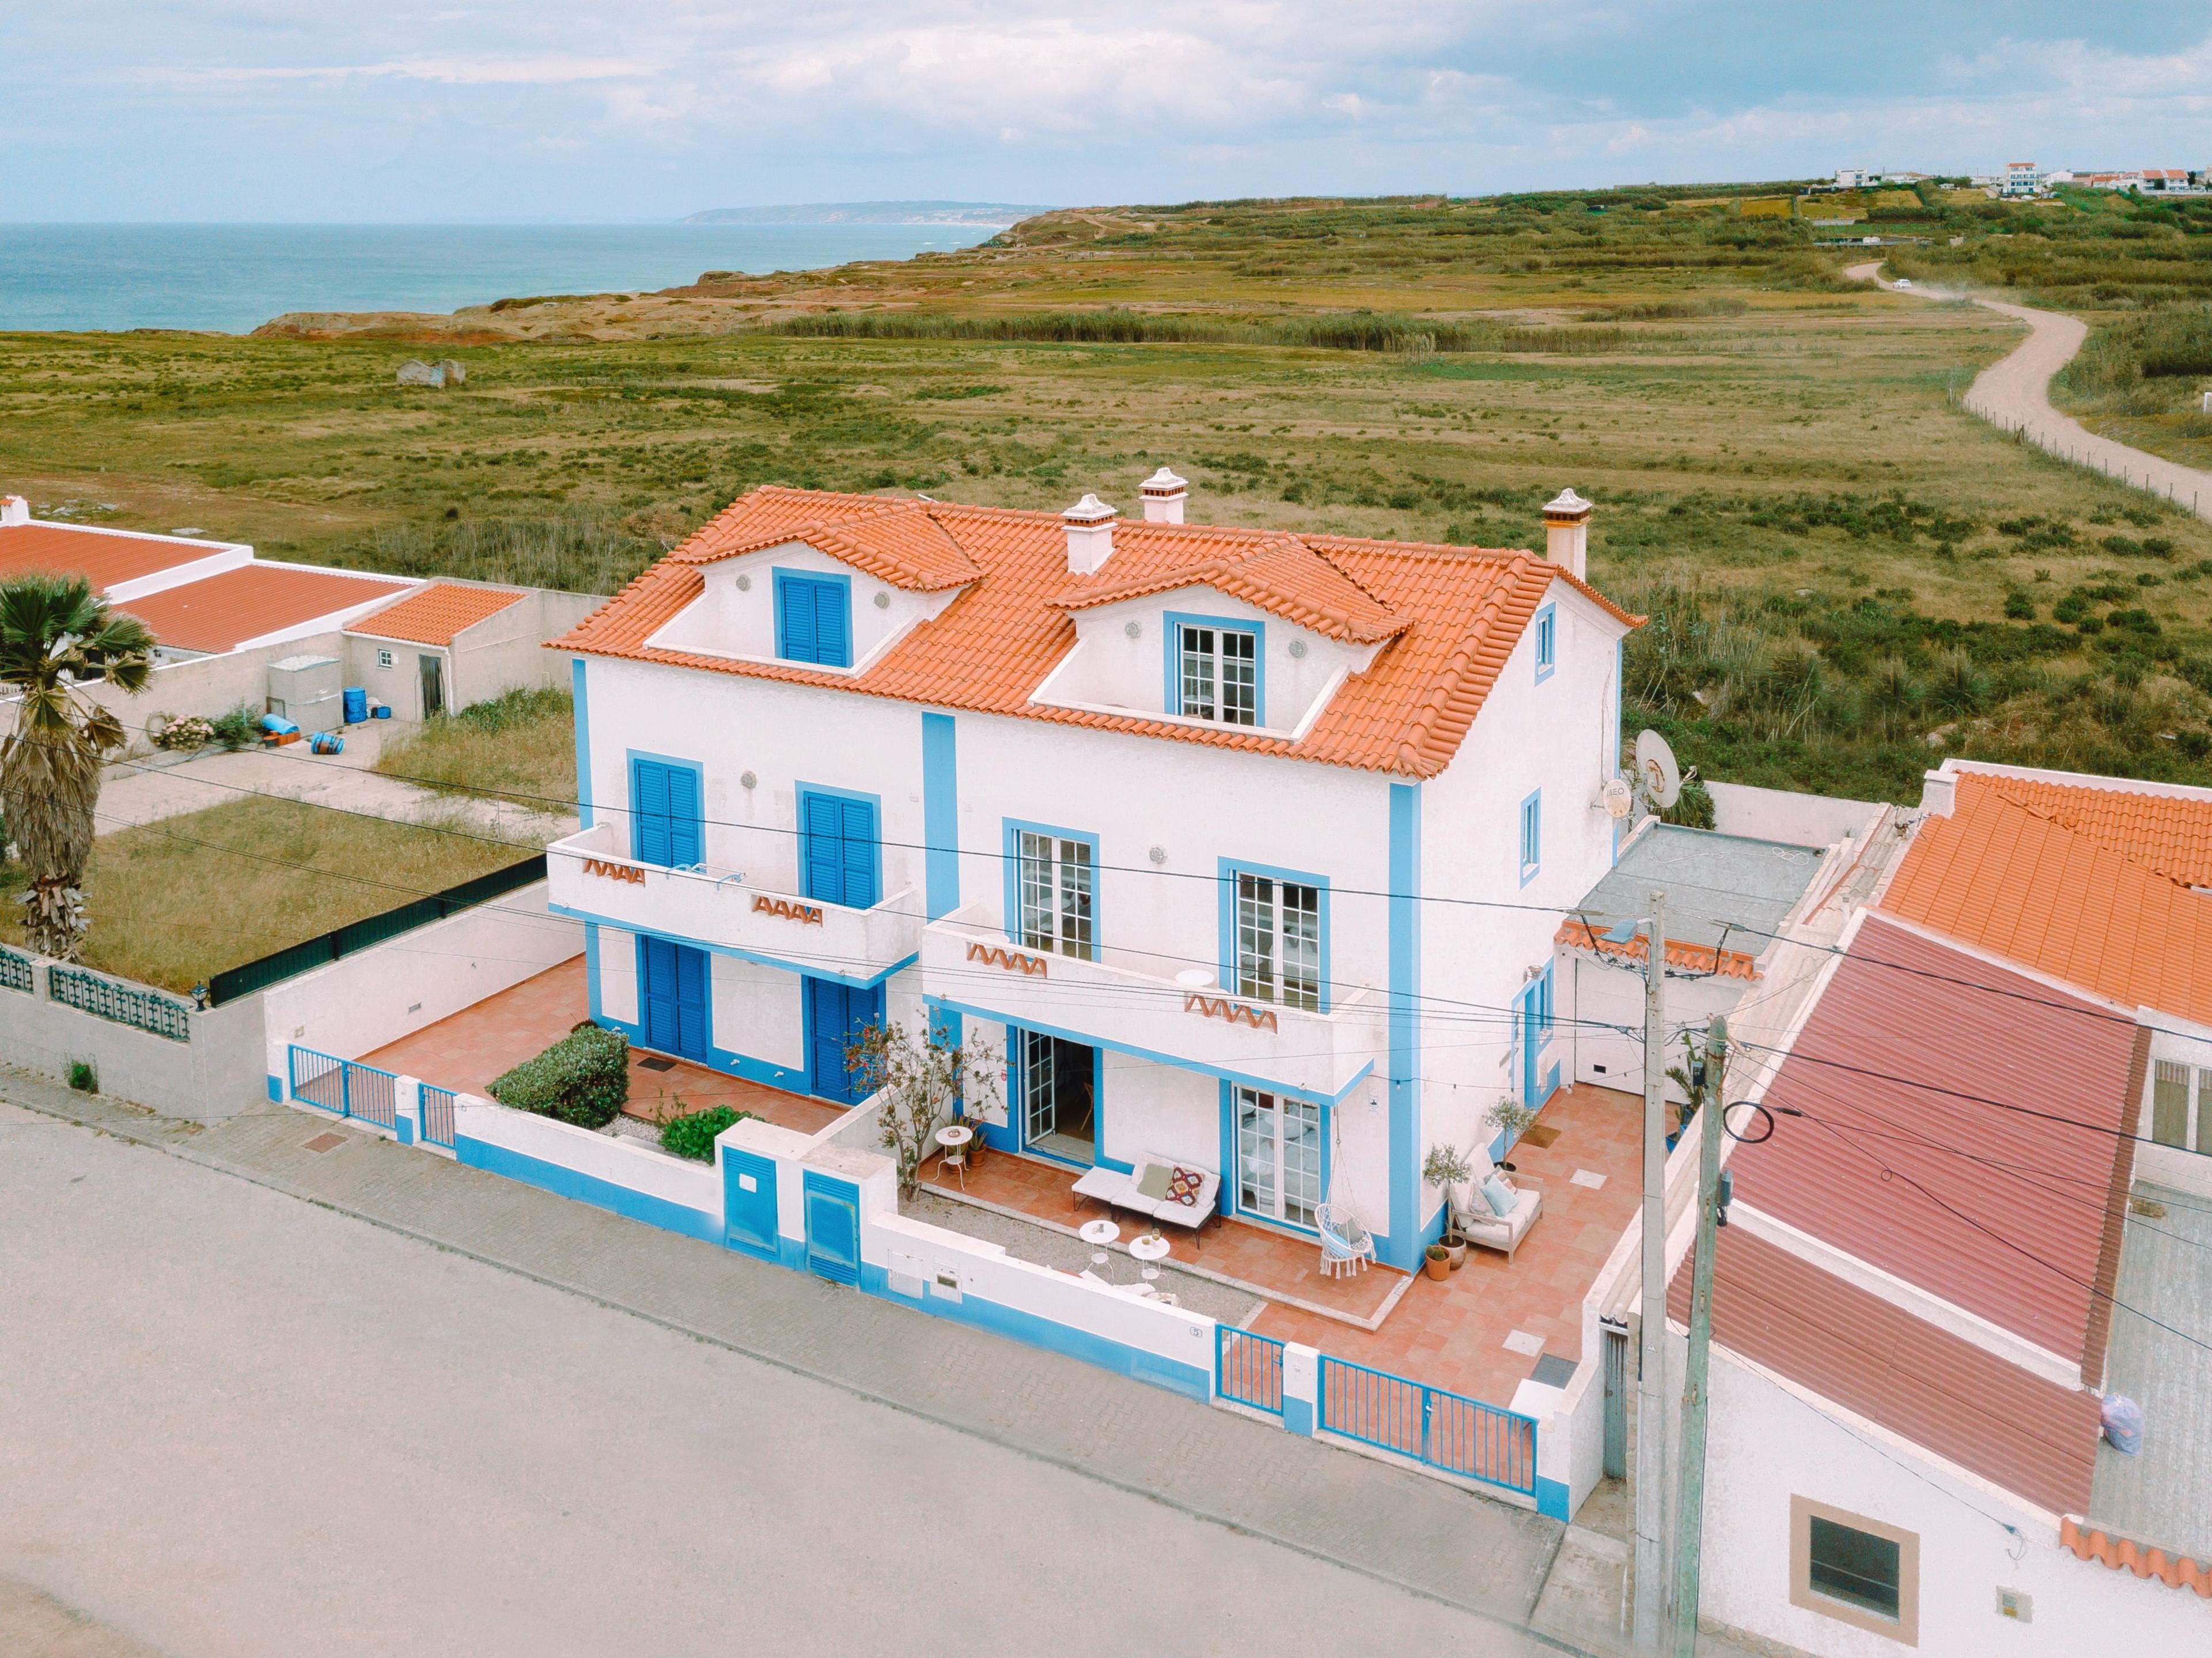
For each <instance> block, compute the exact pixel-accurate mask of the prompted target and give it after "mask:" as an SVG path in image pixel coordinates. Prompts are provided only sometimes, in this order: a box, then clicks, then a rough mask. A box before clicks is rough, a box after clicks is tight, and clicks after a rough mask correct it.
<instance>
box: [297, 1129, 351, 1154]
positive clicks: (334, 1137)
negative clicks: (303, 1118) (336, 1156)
mask: <svg viewBox="0 0 2212 1658" xmlns="http://www.w3.org/2000/svg"><path fill="white" fill-rule="evenodd" d="M345 1143H346V1137H345V1136H344V1135H343V1134H333V1133H329V1132H327V1131H325V1133H320V1134H318V1135H316V1136H315V1138H314V1139H311V1140H303V1141H301V1145H305V1146H306V1147H307V1150H308V1151H337V1149H338V1147H340V1146H341V1145H344V1144H345Z"/></svg>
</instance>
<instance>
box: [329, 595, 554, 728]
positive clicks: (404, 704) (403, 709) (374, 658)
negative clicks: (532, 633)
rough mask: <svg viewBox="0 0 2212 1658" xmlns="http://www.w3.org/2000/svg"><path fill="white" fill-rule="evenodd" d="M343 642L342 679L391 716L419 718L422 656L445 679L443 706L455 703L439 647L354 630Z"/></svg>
mask: <svg viewBox="0 0 2212 1658" xmlns="http://www.w3.org/2000/svg"><path fill="white" fill-rule="evenodd" d="M374 619H375V618H374V617H371V618H370V620H371V621H374ZM344 643H345V668H346V675H345V683H347V684H349V685H358V686H360V687H361V688H362V689H363V690H365V691H367V692H368V694H369V695H371V696H373V697H374V698H375V699H376V700H377V701H380V702H383V703H386V704H388V705H389V706H390V707H391V709H392V718H393V719H394V720H421V719H422V666H421V659H422V658H423V657H426V656H429V657H435V658H436V659H437V660H438V671H439V672H440V673H441V675H443V676H444V680H445V686H446V707H447V710H448V711H450V710H452V709H453V708H455V707H456V706H458V705H457V704H456V703H455V702H454V701H453V659H452V657H451V655H450V654H449V653H447V651H446V650H445V648H444V647H441V646H437V645H417V644H414V643H412V642H411V641H407V640H404V639H377V638H374V637H373V636H368V635H362V634H357V633H355V634H348V635H346V636H345V641H344ZM549 654H550V653H549ZM387 655H388V656H390V657H391V659H392V665H391V666H390V667H388V668H387V667H385V666H383V665H382V659H383V658H384V657H385V656H387Z"/></svg>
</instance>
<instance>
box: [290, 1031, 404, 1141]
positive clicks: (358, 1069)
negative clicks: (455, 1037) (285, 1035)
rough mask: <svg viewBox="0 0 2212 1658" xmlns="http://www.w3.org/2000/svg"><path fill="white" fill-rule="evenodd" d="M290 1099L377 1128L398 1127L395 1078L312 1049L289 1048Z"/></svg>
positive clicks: (383, 1072)
mask: <svg viewBox="0 0 2212 1658" xmlns="http://www.w3.org/2000/svg"><path fill="white" fill-rule="evenodd" d="M290 1064H291V1072H292V1097H293V1098H294V1099H295V1100H305V1101H307V1103H308V1104H310V1105H319V1106H320V1107H322V1108H323V1109H324V1110H325V1111H335V1112H336V1113H337V1114H338V1115H340V1116H341V1117H353V1118H356V1119H358V1120H359V1121H362V1122H370V1123H374V1124H375V1125H376V1126H377V1127H379V1128H391V1129H397V1128H398V1126H399V1098H398V1090H399V1078H397V1077H395V1076H393V1075H392V1072H389V1071H379V1070H378V1069H377V1068H376V1067H375V1066H373V1065H363V1064H362V1063H361V1062H360V1061H359V1060H340V1059H333V1058H332V1057H331V1055H330V1054H318V1053H316V1052H315V1050H314V1049H313V1048H301V1046H300V1045H299V1044H298V1043H297V1042H295V1043H293V1044H292V1046H291V1054H290Z"/></svg>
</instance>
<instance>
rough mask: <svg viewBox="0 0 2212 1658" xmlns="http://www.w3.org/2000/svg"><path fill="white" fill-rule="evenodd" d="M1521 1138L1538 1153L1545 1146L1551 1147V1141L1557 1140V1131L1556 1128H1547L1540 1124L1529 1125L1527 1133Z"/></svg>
mask: <svg viewBox="0 0 2212 1658" xmlns="http://www.w3.org/2000/svg"><path fill="white" fill-rule="evenodd" d="M1521 1138H1522V1139H1524V1140H1526V1141H1528V1144H1529V1145H1533V1146H1534V1147H1535V1148H1536V1149H1537V1150H1538V1151H1542V1150H1543V1149H1544V1148H1545V1147H1546V1146H1547V1145H1551V1144H1552V1142H1553V1141H1554V1140H1556V1139H1559V1130H1558V1129H1556V1128H1552V1127H1547V1126H1546V1125H1545V1124H1543V1123H1541V1122H1540V1123H1534V1124H1532V1125H1530V1127H1528V1131H1527V1132H1526V1133H1523V1134H1522V1136H1521Z"/></svg>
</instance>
